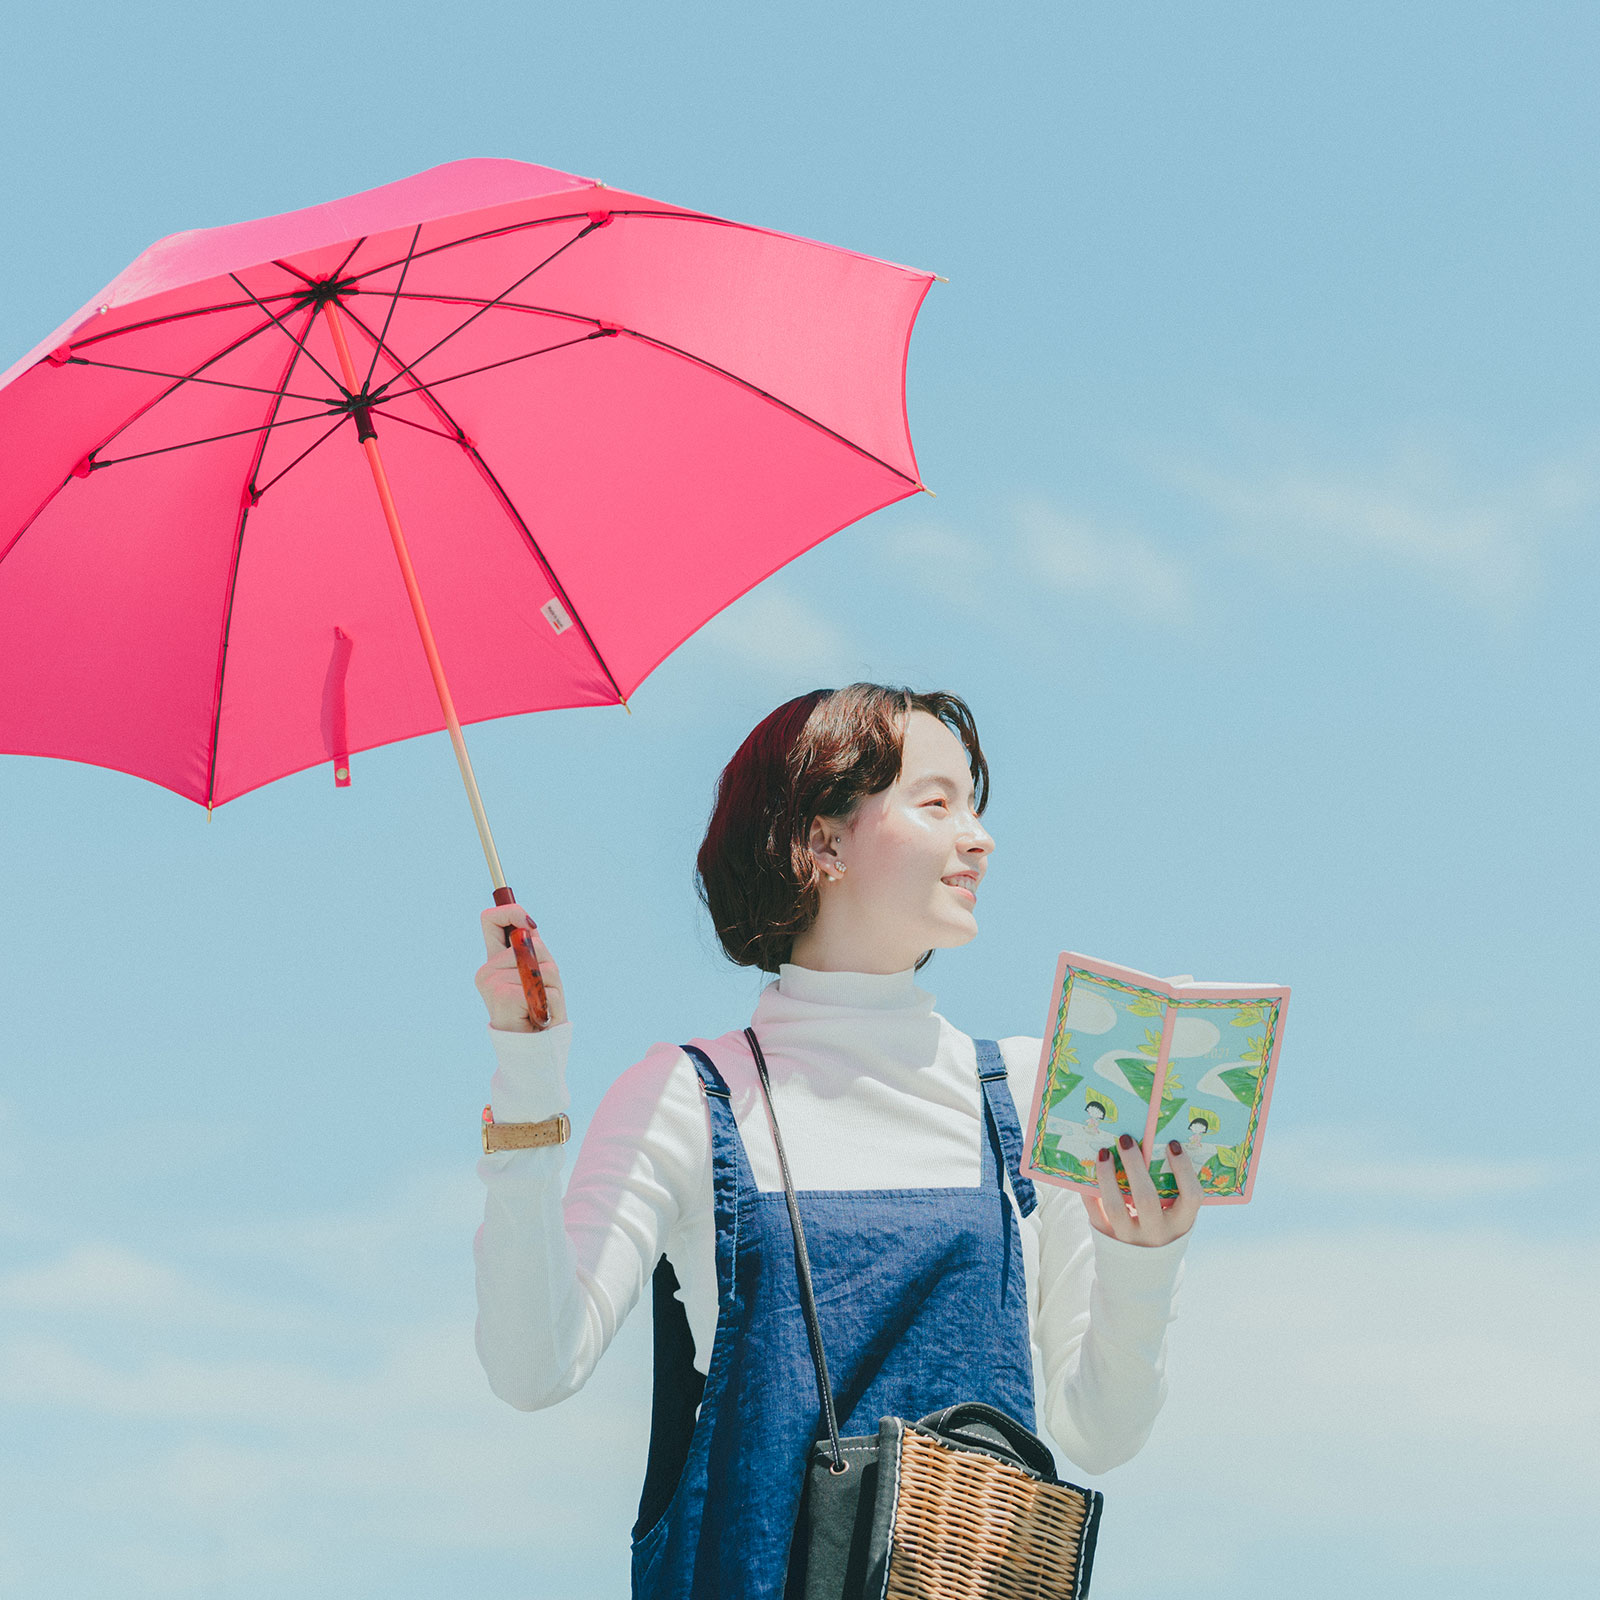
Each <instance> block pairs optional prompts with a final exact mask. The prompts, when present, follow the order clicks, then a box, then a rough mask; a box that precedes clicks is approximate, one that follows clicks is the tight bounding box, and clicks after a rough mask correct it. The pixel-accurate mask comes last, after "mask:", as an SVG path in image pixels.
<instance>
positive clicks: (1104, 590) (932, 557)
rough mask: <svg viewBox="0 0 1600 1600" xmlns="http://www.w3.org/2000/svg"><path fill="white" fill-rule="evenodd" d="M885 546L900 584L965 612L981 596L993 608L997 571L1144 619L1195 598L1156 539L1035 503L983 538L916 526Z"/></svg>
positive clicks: (1188, 579) (1161, 616)
mask: <svg viewBox="0 0 1600 1600" xmlns="http://www.w3.org/2000/svg"><path fill="white" fill-rule="evenodd" d="M884 549H885V554H886V556H887V558H888V560H889V562H890V564H891V565H892V567H893V568H894V570H895V572H896V574H897V576H899V577H900V578H901V579H902V580H911V581H914V582H916V583H917V585H918V586H919V587H920V588H921V589H922V590H924V591H925V592H927V593H929V594H933V595H936V596H940V597H942V598H944V599H946V600H948V601H950V602H952V603H957V604H960V605H962V606H963V607H967V608H971V607H972V606H973V605H974V604H975V601H977V600H978V599H979V597H983V596H985V595H987V596H988V597H989V599H990V601H991V603H992V598H993V596H992V591H991V590H990V589H989V585H990V584H991V583H992V580H993V578H994V576H995V574H996V573H1004V574H1007V575H1009V576H1010V577H1011V579H1012V580H1013V581H1016V580H1019V579H1020V580H1021V582H1022V583H1023V584H1024V585H1026V586H1027V587H1029V588H1031V589H1038V588H1040V587H1042V588H1044V589H1045V590H1046V591H1048V592H1051V593H1053V594H1059V595H1079V596H1083V597H1084V598H1086V599H1092V600H1094V601H1095V602H1096V603H1097V604H1100V605H1103V606H1109V607H1110V608H1111V609H1113V610H1115V611H1120V612H1122V613H1124V614H1125V615H1130V616H1133V617H1135V618H1138V619H1140V620H1147V621H1173V620H1176V619H1178V618H1181V617H1184V616H1186V615H1187V614H1188V613H1189V611H1190V608H1191V604H1192V600H1193V588H1194V584H1193V578H1192V575H1191V573H1190V571H1189V569H1188V567H1187V566H1186V564H1185V563H1184V562H1183V561H1182V560H1181V559H1180V558H1179V557H1178V556H1177V555H1176V554H1174V553H1173V552H1171V551H1169V550H1167V549H1165V548H1163V547H1162V546H1161V545H1160V544H1159V543H1158V542H1157V541H1155V540H1153V539H1150V538H1148V537H1146V536H1145V535H1144V534H1142V533H1140V532H1138V531H1137V530H1135V529H1132V528H1126V527H1111V526H1109V525H1108V524H1105V523H1103V522H1099V521H1096V520H1095V519H1093V518H1090V517H1086V516H1082V515H1079V514H1077V513H1074V512H1068V511H1064V510H1061V509H1059V508H1057V507H1055V506H1052V505H1051V504H1049V502H1047V501H1045V500H1041V499H1037V498H1035V499H1031V500H1026V501H1023V502H1021V503H1020V504H1019V505H1017V506H1016V507H1015V508H1014V509H1013V510H1012V511H1011V513H1010V514H1008V515H1007V516H1005V517H1003V518H1001V519H999V520H998V521H997V523H996V524H995V525H994V526H993V527H991V528H987V529H985V531H984V534H983V536H982V537H978V536H975V535H973V534H970V533H966V532H959V531H957V530H956V529H954V528H951V527H949V526H945V525H940V524H935V523H917V524H914V525H912V526H910V527H906V528H899V529H897V530H896V531H895V533H894V534H893V536H892V537H891V538H890V540H889V541H888V542H887V543H886V545H885V547H884Z"/></svg>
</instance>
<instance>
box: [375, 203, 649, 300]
mask: <svg viewBox="0 0 1600 1600" xmlns="http://www.w3.org/2000/svg"><path fill="white" fill-rule="evenodd" d="M622 214H623V213H621V212H616V213H614V215H617V216H621V215H622ZM630 214H631V213H630ZM651 214H652V215H653V214H654V213H651ZM669 214H670V213H665V212H664V213H662V215H669ZM589 215H590V214H589V212H587V211H563V212H562V213H561V215H560V216H555V217H530V218H529V219H528V220H527V221H526V222H509V223H507V224H506V225H505V227H503V228H485V229H484V230H483V232H482V233H469V234H466V235H465V236H463V237H462V238H460V239H446V240H445V241H444V242H443V243H442V244H430V245H429V246H428V248H427V249H426V250H419V251H418V252H417V260H418V261H422V260H424V259H425V258H426V257H428V256H436V255H438V254H440V253H441V252H442V251H445V250H459V249H460V248H461V246H462V245H465V244H481V243H482V242H483V240H485V239H503V238H505V237H506V236H507V235H508V234H512V233H526V232H528V231H529V230H530V229H533V228H549V227H553V226H554V225H555V224H556V223H558V222H577V221H579V220H582V221H585V222H587V221H588V220H589ZM398 265H399V257H398V256H396V257H395V258H394V259H393V260H390V261H385V262H383V263H381V264H380V265H379V266H376V267H363V268H362V269H361V271H360V272H353V273H351V274H350V282H352V283H356V282H359V281H360V280H361V279H362V278H370V277H372V275H373V274H374V273H378V272H387V271H389V269H390V268H391V267H395V266H398Z"/></svg>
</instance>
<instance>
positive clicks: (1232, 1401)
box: [1095, 1213, 1600, 1600]
mask: <svg viewBox="0 0 1600 1600" xmlns="http://www.w3.org/2000/svg"><path fill="white" fill-rule="evenodd" d="M1227 1222H1228V1219H1227V1217H1226V1216H1223V1215H1219V1214H1216V1213H1211V1214H1203V1215H1202V1217H1201V1219H1200V1224H1199V1227H1200V1229H1201V1230H1202V1232H1201V1233H1200V1235H1199V1236H1197V1239H1196V1242H1195V1245H1194V1246H1193V1247H1192V1248H1191V1250H1190V1259H1189V1263H1188V1266H1187V1268H1186V1272H1187V1277H1186V1282H1185V1287H1184V1289H1183V1292H1182V1298H1181V1304H1180V1311H1179V1316H1178V1320H1177V1322H1176V1324H1175V1326H1174V1329H1173V1332H1172V1347H1171V1358H1170V1367H1169V1375H1170V1379H1171V1385H1172V1388H1171V1398H1170V1400H1169V1401H1168V1404H1167V1408H1166V1410H1165V1412H1164V1414H1163V1415H1162V1417H1161V1419H1160V1421H1159V1422H1158V1423H1157V1425H1156V1433H1155V1436H1154V1438H1153V1439H1152V1441H1151V1443H1150V1444H1149V1445H1148V1446H1147V1447H1146V1450H1145V1452H1144V1454H1143V1455H1142V1456H1141V1457H1140V1458H1139V1459H1138V1460H1137V1461H1135V1462H1134V1463H1133V1464H1131V1465H1130V1466H1129V1467H1127V1468H1124V1469H1122V1470H1120V1471H1119V1472H1118V1473H1116V1474H1113V1475H1112V1476H1111V1477H1110V1478H1109V1479H1108V1480H1107V1482H1106V1490H1107V1494H1108V1497H1109V1504H1110V1506H1111V1507H1112V1508H1113V1509H1114V1511H1115V1515H1116V1518H1117V1522H1116V1526H1117V1527H1118V1528H1120V1529H1122V1530H1123V1536H1122V1537H1121V1538H1120V1539H1110V1540H1107V1541H1106V1542H1105V1544H1104V1545H1103V1546H1102V1549H1103V1550H1104V1552H1105V1555H1104V1557H1103V1565H1102V1568H1101V1569H1100V1570H1097V1572H1096V1576H1095V1589H1096V1592H1097V1593H1098V1594H1100V1595H1101V1596H1102V1600H1131V1597H1132V1596H1135V1595H1148V1594H1151V1593H1154V1592H1156V1589H1157V1586H1158V1585H1159V1584H1160V1583H1161V1582H1162V1581H1164V1580H1165V1579H1166V1578H1167V1577H1170V1574H1171V1573H1172V1572H1174V1571H1182V1570H1186V1569H1189V1568H1192V1567H1193V1566H1194V1565H1195V1563H1196V1561H1197V1559H1200V1558H1199V1557H1197V1554H1196V1553H1197V1552H1205V1553H1206V1554H1205V1557H1204V1559H1203V1565H1204V1566H1205V1567H1206V1568H1207V1571H1208V1574H1209V1575H1210V1576H1211V1578H1212V1579H1213V1580H1214V1581H1215V1583H1216V1588H1215V1590H1214V1592H1216V1593H1218V1594H1221V1593H1224V1592H1232V1593H1243V1594H1249V1595H1267V1594H1272V1593H1282V1592H1293V1593H1295V1594H1296V1595H1297V1596H1300V1597H1302V1600H1322V1597H1325V1596H1326V1597H1329V1600H1331V1597H1332V1596H1335V1595H1346V1594H1349V1593H1353V1592H1359V1593H1381V1594H1403V1593H1412V1592H1417V1591H1416V1589H1415V1587H1414V1585H1413V1584H1412V1583H1409V1582H1408V1581H1407V1579H1406V1574H1408V1573H1410V1572H1413V1571H1416V1572H1420V1573H1423V1574H1426V1575H1427V1580H1428V1581H1429V1582H1430V1583H1431V1582H1433V1581H1438V1580H1437V1575H1439V1574H1441V1573H1445V1572H1453V1573H1454V1574H1455V1575H1456V1576H1455V1577H1454V1578H1452V1579H1450V1580H1448V1581H1447V1582H1446V1581H1440V1586H1439V1587H1437V1588H1434V1587H1431V1586H1430V1587H1428V1588H1427V1590H1426V1592H1427V1593H1428V1594H1429V1595H1432V1594H1435V1593H1438V1594H1444V1593H1450V1594H1458V1595H1466V1594H1471V1595H1474V1596H1476V1595H1483V1596H1487V1595H1490V1594H1494V1593H1504V1592H1526V1593H1533V1592H1536V1591H1537V1590H1538V1589H1539V1588H1540V1587H1541V1582H1540V1576H1541V1574H1545V1573H1551V1572H1558V1571H1565V1570H1566V1566H1567V1565H1570V1566H1572V1567H1574V1568H1575V1567H1576V1565H1577V1563H1578V1560H1579V1556H1580V1552H1581V1551H1583V1550H1585V1549H1587V1548H1588V1545H1589V1542H1590V1535H1591V1529H1592V1520H1593V1508H1594V1505H1595V1503H1596V1501H1597V1498H1600V1449H1597V1446H1596V1434H1597V1428H1600V1373H1597V1371H1596V1369H1595V1365H1594V1362H1593V1359H1592V1349H1591V1346H1592V1334H1591V1330H1592V1328H1593V1326H1594V1324H1595V1320H1596V1318H1597V1317H1600V1284H1597V1282H1596V1279H1595V1274H1594V1271H1593V1262H1594V1257H1595V1246H1596V1241H1594V1240H1593V1239H1583V1238H1576V1239H1568V1240H1559V1239H1547V1240H1543V1241H1535V1240H1530V1239H1529V1238H1527V1237H1524V1236H1518V1235H1515V1234H1512V1233H1510V1232H1496V1231H1491V1230H1474V1231H1465V1230H1463V1231H1459V1232H1429V1231H1424V1230H1421V1229H1417V1230H1406V1229H1375V1230H1371V1231H1354V1230H1338V1231H1335V1230H1329V1231H1328V1232H1325V1233H1300V1234H1294V1235H1288V1236H1280V1237H1278V1238H1276V1239H1272V1240H1267V1241H1258V1242H1254V1243H1232V1242H1228V1241H1227V1239H1226V1229H1227ZM1132 1530H1137V1532H1136V1533H1135V1532H1133V1531H1132ZM1319 1551H1324V1552H1331V1553H1332V1559H1331V1561H1329V1562H1327V1563H1324V1562H1323V1561H1321V1560H1320V1559H1319V1558H1318V1557H1317V1555H1316V1552H1319ZM1274 1563H1277V1564H1278V1566H1280V1567H1281V1566H1283V1565H1284V1564H1285V1563H1287V1564H1288V1565H1290V1566H1292V1567H1294V1569H1295V1581H1293V1582H1292V1583H1280V1582H1275V1581H1274V1577H1273V1564H1274ZM1564 1564H1565V1565H1564ZM1229 1572H1232V1573H1233V1574H1235V1575H1236V1576H1235V1580H1234V1581H1232V1582H1227V1581H1225V1580H1226V1577H1227V1574H1228V1573H1229ZM1496 1574H1503V1576H1504V1577H1509V1576H1512V1575H1513V1574H1515V1575H1516V1578H1517V1579H1518V1581H1516V1582H1513V1583H1512V1584H1511V1585H1510V1587H1509V1589H1508V1588H1507V1586H1506V1585H1505V1583H1504V1581H1503V1578H1501V1579H1497V1578H1496V1576H1495V1575H1496ZM1205 1592H1206V1593H1211V1592H1213V1590H1211V1589H1207V1590H1206V1591H1205Z"/></svg>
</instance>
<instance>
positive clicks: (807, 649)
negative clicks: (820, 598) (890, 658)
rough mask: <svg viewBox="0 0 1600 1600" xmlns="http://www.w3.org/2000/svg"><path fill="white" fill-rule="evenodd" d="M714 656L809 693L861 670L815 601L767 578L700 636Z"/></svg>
mask: <svg viewBox="0 0 1600 1600" xmlns="http://www.w3.org/2000/svg"><path fill="white" fill-rule="evenodd" d="M701 638H702V641H703V643H704V644H705V645H706V646H707V647H708V648H709V649H710V650H711V651H712V652H713V653H714V654H716V655H719V656H722V657H723V658H724V659H729V660H733V661H735V662H737V663H738V664H739V666H740V667H741V668H743V669H745V670H746V671H751V670H753V671H755V672H757V673H759V674H760V675H761V676H762V677H763V678H766V679H769V680H772V681H776V682H781V683H789V682H791V681H793V682H799V683H800V684H801V685H802V687H805V688H810V687H812V686H813V685H814V684H816V683H820V682H825V681H828V680H830V679H840V678H845V677H850V676H852V675H854V674H855V673H857V672H859V671H860V670H861V664H862V663H861V654H862V653H861V651H860V650H859V648H857V646H856V645H855V644H854V643H853V642H852V640H851V639H850V636H849V635H848V634H847V633H846V632H845V630H844V629H843V628H842V627H840V626H839V625H838V624H837V623H836V622H834V621H833V620H832V619H830V618H829V617H828V616H827V614H826V613H825V612H824V610H823V609H822V607H821V606H819V605H818V604H816V602H815V601H813V600H810V599H805V598H802V597H801V596H800V595H798V594H796V593H795V592H794V591H793V590H792V589H790V588H786V587H784V586H783V585H782V583H781V581H774V580H773V579H770V578H769V579H768V580H767V581H766V582H765V583H763V584H761V585H759V586H758V587H757V588H755V589H752V590H751V591H750V593H749V594H747V595H745V596H744V597H743V598H742V599H739V600H736V601H735V602H734V603H733V604H732V605H731V606H729V607H728V609H727V610H726V611H724V612H723V613H722V614H721V615H720V616H717V617H714V618H712V620H711V621H710V622H708V623H707V624H706V626H705V628H704V629H703V630H702V632H701Z"/></svg>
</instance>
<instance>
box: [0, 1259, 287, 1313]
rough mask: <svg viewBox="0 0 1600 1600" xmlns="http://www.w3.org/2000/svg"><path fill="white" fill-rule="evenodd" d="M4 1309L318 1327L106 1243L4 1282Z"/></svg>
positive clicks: (0, 1295)
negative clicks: (219, 1289)
mask: <svg viewBox="0 0 1600 1600" xmlns="http://www.w3.org/2000/svg"><path fill="white" fill-rule="evenodd" d="M0 1307H4V1308H6V1309H7V1310H10V1311H13V1312H34V1313H39V1312H46V1313H54V1314H57V1315H67V1316H83V1317H93V1318H96V1319H106V1318H114V1319H118V1320H133V1321H156V1322H161V1323H165V1324H168V1325H173V1324H182V1325H183V1326H185V1327H188V1328H191V1329H196V1328H205V1329H229V1330H234V1331H237V1330H242V1329H250V1330H256V1331H270V1332H299V1331H303V1330H305V1329H306V1328H308V1327H309V1326H311V1322H310V1319H309V1318H308V1317H307V1316H306V1315H305V1314H303V1313H296V1312H292V1311H289V1310H286V1309H285V1308H284V1307H282V1306H279V1305H273V1304H270V1303H268V1302H263V1301H252V1300H250V1299H248V1298H244V1297H240V1296H237V1295H232V1294H227V1293H223V1292H220V1291H218V1290H216V1289H213V1288H211V1287H209V1286H207V1285H206V1284H203V1283H201V1282H200V1281H199V1280H198V1279H196V1278H194V1277H193V1276H192V1275H190V1274H187V1273H183V1272H180V1271H178V1270H177V1269H176V1268H174V1267H171V1266H168V1265H166V1264H165V1263H162V1262H157V1261H152V1260H150V1259H149V1258H148V1257H145V1256H141V1255H139V1254H138V1253H136V1252H135V1251H132V1250H127V1249H124V1248H122V1247H120V1246H117V1245H111V1244H98V1243H85V1244H79V1245H75V1246H73V1247H72V1248H70V1249H69V1250H67V1251H65V1252H63V1253H62V1254H60V1255H58V1256H57V1257H56V1258H55V1259H54V1260H51V1261H48V1262H45V1263H43V1264H42V1265H39V1266H34V1267H29V1268H24V1269H22V1270H20V1271H17V1272H13V1273H11V1274H9V1275H8V1276H6V1277H4V1278H0Z"/></svg>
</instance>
